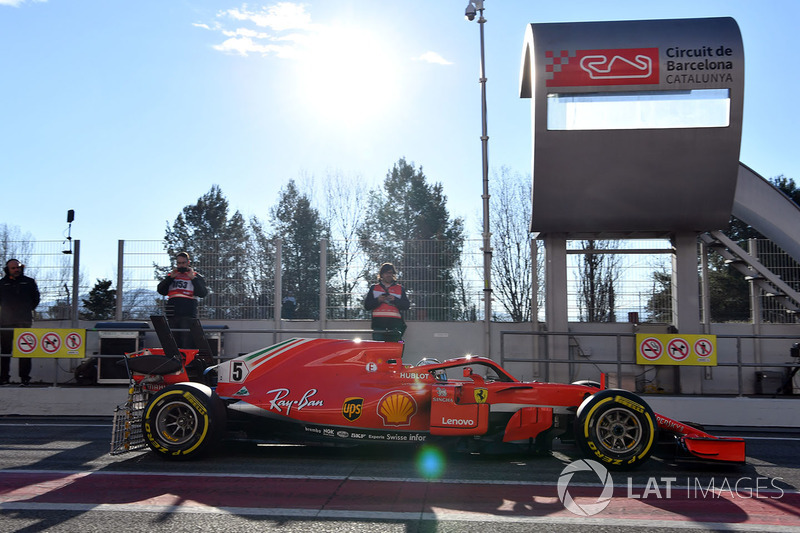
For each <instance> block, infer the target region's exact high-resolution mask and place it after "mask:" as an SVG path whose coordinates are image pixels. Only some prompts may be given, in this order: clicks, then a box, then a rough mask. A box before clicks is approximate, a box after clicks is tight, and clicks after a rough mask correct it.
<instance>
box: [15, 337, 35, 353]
mask: <svg viewBox="0 0 800 533" xmlns="http://www.w3.org/2000/svg"><path fill="white" fill-rule="evenodd" d="M37 344H39V340H38V339H37V338H36V335H34V334H33V333H28V332H26V333H22V334H21V335H19V336H18V337H17V350H19V351H20V353H31V352H32V351H34V350H35V349H36V345H37Z"/></svg>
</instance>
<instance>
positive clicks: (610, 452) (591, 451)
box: [575, 389, 658, 470]
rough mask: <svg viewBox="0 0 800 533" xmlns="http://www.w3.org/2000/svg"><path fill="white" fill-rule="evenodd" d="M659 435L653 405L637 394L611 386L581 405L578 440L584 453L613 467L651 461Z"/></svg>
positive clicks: (624, 467)
mask: <svg viewBox="0 0 800 533" xmlns="http://www.w3.org/2000/svg"><path fill="white" fill-rule="evenodd" d="M657 438H658V425H657V424H656V418H655V415H654V414H653V411H652V410H651V409H650V407H649V406H648V405H647V404H646V403H645V402H644V401H642V399H641V398H639V397H638V396H636V395H635V394H633V393H631V392H628V391H625V390H615V389H607V390H604V391H601V392H598V393H596V394H593V395H592V396H590V397H588V398H586V400H584V401H583V403H582V404H581V406H580V407H579V408H578V413H577V418H576V420H575V439H576V440H577V442H578V445H579V446H580V448H581V450H582V451H583V453H584V455H585V456H586V457H587V458H589V459H594V460H596V461H599V462H601V463H602V464H603V465H605V466H606V467H607V468H609V469H612V470H626V469H630V468H636V467H637V466H639V465H640V464H642V463H643V462H645V461H646V460H647V458H648V457H649V456H650V454H651V453H652V451H653V448H654V446H655V444H656V441H657Z"/></svg>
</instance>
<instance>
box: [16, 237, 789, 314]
mask: <svg viewBox="0 0 800 533" xmlns="http://www.w3.org/2000/svg"><path fill="white" fill-rule="evenodd" d="M7 244H8V245H9V246H10V247H9V248H8V249H10V250H16V251H17V253H16V254H15V256H18V257H17V258H18V259H20V260H21V261H22V262H23V264H25V265H26V270H25V273H26V274H27V275H29V276H31V277H33V278H34V279H36V281H37V283H38V285H39V289H40V291H41V294H42V302H41V304H40V305H39V307H38V309H37V310H36V313H37V316H36V318H37V319H39V320H42V319H62V320H63V319H69V318H72V317H73V313H74V312H75V310H78V311H79V312H82V313H83V312H85V308H84V305H83V300H84V299H86V298H87V297H88V294H89V292H90V291H91V290H92V288H93V286H92V285H90V284H89V283H88V282H87V280H85V279H83V277H82V276H80V275H79V276H77V278H78V279H77V282H76V279H75V277H76V276H75V272H76V266H78V267H79V265H80V254H79V251H80V246H79V242H77V241H76V243H75V244H76V246H75V250H74V252H73V253H65V252H66V251H65V250H64V244H63V242H60V241H26V242H20V243H13V242H12V243H7ZM375 244H376V243H363V242H360V241H331V242H327V241H325V242H324V243H322V244H321V245H320V247H319V250H320V256H319V264H318V265H317V264H314V265H309V267H310V268H309V271H311V272H317V273H318V274H317V277H316V278H313V279H312V278H309V277H306V278H305V280H306V281H304V282H303V283H298V282H297V279H298V278H297V277H296V276H294V275H293V273H292V272H288V271H287V269H286V266H285V265H286V262H285V258H284V259H282V256H281V249H280V243H279V242H277V241H275V242H272V243H270V244H268V245H266V246H265V245H264V243H262V244H261V246H260V248H259V249H258V250H257V253H256V252H253V253H252V254H250V255H249V256H248V257H247V258H245V260H243V261H241V258H238V259H237V262H235V263H234V262H232V261H231V260H230V258H227V257H225V256H224V254H221V253H220V254H216V253H214V250H216V249H219V247H218V246H217V243H215V242H207V243H201V246H202V247H203V249H204V250H207V252H205V253H204V254H203V255H202V258H201V260H200V261H199V262H197V263H195V262H193V264H192V266H193V267H194V268H195V269H196V270H197V271H198V272H200V273H201V274H202V275H203V276H204V277H205V278H206V280H207V282H208V285H209V287H210V289H211V290H210V293H209V296H207V297H206V298H204V299H202V300H201V303H200V317H201V318H206V319H208V318H213V319H225V320H237V319H268V318H273V317H275V316H276V315H281V316H283V317H284V318H294V319H319V318H325V319H330V320H335V319H367V318H369V315H368V313H366V312H365V311H364V309H363V306H362V302H363V298H364V295H365V294H366V291H367V288H368V286H369V284H370V283H372V282H374V281H375V280H376V278H377V271H378V269H379V267H380V262H383V261H387V262H392V263H394V264H395V266H396V268H397V271H398V274H399V281H400V283H401V284H402V285H403V286H404V287H405V288H406V290H407V292H408V294H409V297H410V299H411V302H412V308H411V309H410V310H409V312H408V313H407V319H408V320H412V321H413V320H427V321H440V320H441V321H470V320H482V319H483V309H484V306H483V301H482V298H483V294H484V293H483V285H484V283H483V252H482V249H481V247H482V244H483V243H482V240H479V239H475V240H465V241H464V242H463V243H448V242H444V241H410V242H406V243H399V244H397V246H396V247H393V248H389V247H387V248H386V249H391V250H393V252H392V253H391V254H387V255H386V256H383V257H381V260H380V262H379V261H376V260H374V257H375V254H374V252H373V253H372V255H371V254H370V253H369V252H368V250H374V249H375ZM382 244H386V243H382ZM584 245H585V243H584V242H583V241H570V243H569V245H568V252H569V255H568V270H569V272H568V280H569V283H568V301H569V320H570V321H576V322H580V321H588V319H587V316H589V315H590V313H587V311H588V310H589V309H588V304H587V303H586V299H585V298H583V296H585V295H582V293H581V290H582V289H581V283H582V281H583V280H584V279H585V278H586V275H587V270H586V259H587V257H590V256H591V255H600V254H602V255H603V256H605V257H608V258H610V259H609V260H608V263H607V264H606V266H607V267H608V268H610V269H611V278H613V289H612V290H613V296H614V304H613V320H616V321H627V320H628V313H638V319H639V320H640V321H642V322H646V321H652V322H669V317H671V313H672V308H671V306H672V296H671V286H670V273H671V268H672V265H671V258H672V257H671V246H670V244H669V241H667V240H657V241H632V242H628V241H615V242H613V243H610V244H608V245H606V247H605V248H602V249H601V248H600V247H599V246H598V245H595V246H596V248H595V249H593V250H587V249H585V246H584ZM747 245H748V249H749V250H751V253H752V254H753V255H755V256H756V257H758V258H759V259H760V260H761V262H762V263H763V264H764V265H765V266H767V267H768V268H770V269H771V270H773V271H774V272H776V273H777V274H779V275H780V276H781V279H783V280H784V281H786V282H787V283H788V284H789V285H790V286H791V287H793V288H795V289H799V290H800V266H799V265H798V264H797V262H795V261H794V260H793V259H791V258H790V257H789V256H788V255H787V254H785V253H784V252H783V251H781V250H780V249H778V248H777V247H776V246H775V245H774V244H773V243H772V242H771V241H768V240H752V241H750V242H749V243H747ZM524 252H525V253H530V252H529V250H527V249H526V250H524ZM172 260H173V258H171V257H170V256H169V255H168V254H167V252H166V251H165V247H164V243H163V241H158V240H151V241H138V240H137V241H130V240H129V241H120V243H119V254H118V265H119V266H118V270H117V272H118V278H119V280H121V285H120V286H118V287H116V294H117V296H118V299H117V307H116V309H114V310H113V311H112V312H111V313H110V314H109V316H108V318H109V319H113V318H120V319H123V320H135V319H146V318H147V317H149V316H150V315H151V314H154V313H155V314H158V313H161V312H163V306H164V303H165V301H164V297H163V296H161V295H159V294H158V293H157V292H156V285H157V284H158V281H159V280H160V279H162V278H163V277H164V276H165V275H166V273H167V272H168V271H169V269H170V268H171V265H172ZM278 265H281V266H278ZM320 278H321V280H320ZM276 279H277V280H280V284H279V285H277V286H276ZM309 279H310V280H311V281H308V280H309ZM119 280H118V281H119ZM498 282H499V280H498V279H496V278H495V279H493V285H494V286H495V287H496V286H497V284H498ZM113 289H114V288H113V287H112V290H113ZM540 292H542V291H541V289H540ZM530 296H531V295H527V296H526V297H527V298H530ZM502 298H503V296H502V294H500V292H499V291H498V290H495V292H494V295H493V300H494V302H493V306H492V308H493V315H494V316H493V319H494V320H508V317H507V315H506V313H505V312H504V306H503V301H502ZM582 298H583V301H581V299H582ZM276 299H279V300H280V301H276ZM292 300H294V301H295V302H300V304H299V305H295V308H294V309H289V306H287V305H284V304H286V303H287V302H289V303H291V302H292ZM760 300H761V305H762V319H763V321H764V322H772V323H779V322H787V321H789V322H791V321H794V320H796V318H795V316H794V315H792V314H790V313H787V312H786V310H785V309H784V308H783V307H782V306H780V304H779V303H778V302H776V301H775V300H774V298H770V297H769V296H768V295H764V294H760ZM746 305H747V304H746ZM282 308H283V309H282ZM321 308H322V309H324V314H322V316H320V309H321ZM748 311H749V309H748ZM540 318H542V317H541V315H540Z"/></svg>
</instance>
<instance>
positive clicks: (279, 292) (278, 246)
mask: <svg viewBox="0 0 800 533" xmlns="http://www.w3.org/2000/svg"><path fill="white" fill-rule="evenodd" d="M282 251H283V241H281V239H280V238H279V237H277V238H275V293H274V299H275V301H274V302H273V305H272V308H273V313H272V314H273V320H275V330H274V331H273V333H272V342H273V344H274V343H276V342H278V334H277V332H278V331H279V330H280V329H281V325H282V324H281V304H282V303H283V277H282V268H283V267H282V265H281V261H282V258H281V255H282Z"/></svg>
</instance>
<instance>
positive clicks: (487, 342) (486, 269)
mask: <svg viewBox="0 0 800 533" xmlns="http://www.w3.org/2000/svg"><path fill="white" fill-rule="evenodd" d="M478 12H479V14H480V18H478V24H479V25H480V29H481V31H480V33H481V77H480V84H481V146H482V159H483V196H482V198H483V284H484V285H483V305H484V335H485V337H484V348H485V352H486V357H491V356H492V344H491V322H492V234H491V233H490V230H489V134H488V132H487V129H488V128H487V121H486V55H485V53H484V41H483V25H484V23H485V22H486V19H485V18H483V3H482V2H481V3H480V9H479V10H478Z"/></svg>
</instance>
